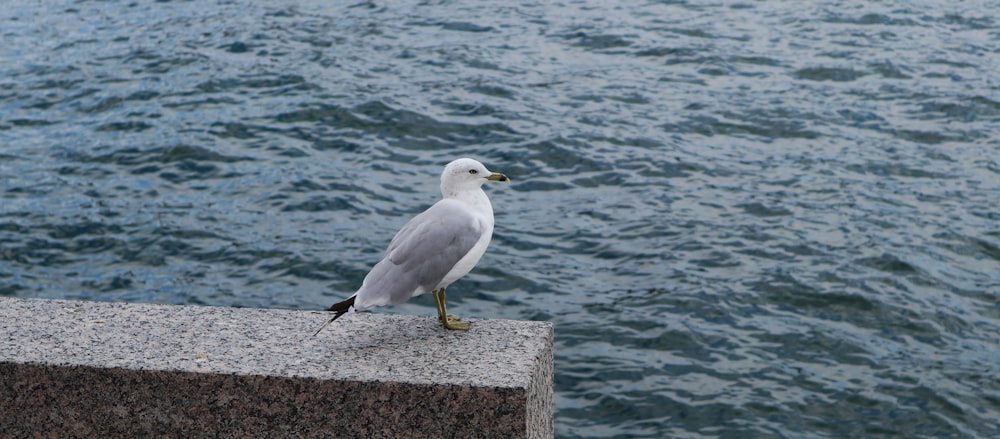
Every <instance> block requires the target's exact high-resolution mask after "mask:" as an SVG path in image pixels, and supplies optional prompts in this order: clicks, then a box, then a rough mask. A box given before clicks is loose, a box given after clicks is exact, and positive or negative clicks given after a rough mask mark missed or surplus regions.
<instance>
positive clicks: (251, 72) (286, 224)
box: [0, 0, 1000, 438]
mask: <svg viewBox="0 0 1000 439" xmlns="http://www.w3.org/2000/svg"><path fill="white" fill-rule="evenodd" d="M286 4H287V5H284V6H261V5H258V4H256V3H253V2H240V1H219V2H186V1H174V2H147V1H137V2H87V1H79V2H68V1H56V0H44V1H36V2H16V3H15V5H7V7H5V8H3V9H2V10H0V179H2V185H3V186H2V187H3V195H2V199H0V203H2V204H0V294H5V295H10V296H18V297H49V298H74V299H87V300H107V301H134V302H156V303H177V304H207V305H219V306H243V307H274V308H292V309H319V308H323V307H325V306H327V305H329V304H330V303H332V302H334V301H337V300H340V299H342V298H344V297H346V296H347V295H348V294H350V292H352V291H353V290H354V289H355V288H356V287H357V285H358V284H359V283H360V281H361V279H362V278H363V276H364V274H365V273H366V272H367V270H368V268H369V267H370V266H371V265H372V264H373V263H374V262H375V261H376V260H377V259H378V258H379V256H380V253H381V252H382V250H383V249H384V247H385V245H386V244H387V242H388V240H389V238H390V237H391V236H392V234H393V233H394V232H395V230H397V228H398V227H399V226H401V225H402V223H403V222H405V220H406V219H407V218H409V217H410V216H411V215H413V214H414V213H416V212H418V211H420V210H421V209H423V208H425V207H426V206H428V205H429V204H431V203H432V202H434V201H435V200H436V199H437V197H438V195H437V176H438V174H439V172H440V168H441V166H442V165H443V164H444V163H446V162H448V161H450V160H451V159H452V158H455V157H459V156H472V157H476V158H478V159H480V160H482V161H483V162H485V163H486V164H487V165H488V166H489V167H490V168H491V169H493V170H497V171H502V172H504V173H506V174H507V175H509V176H510V177H511V178H512V179H513V183H511V184H510V185H489V186H487V188H486V189H487V191H488V193H489V195H490V196H491V198H492V200H493V202H494V206H495V210H496V212H497V214H496V223H497V228H496V232H495V237H494V241H493V245H492V246H491V248H490V250H489V251H488V252H487V254H486V256H485V257H484V258H483V260H482V262H481V263H480V265H479V267H477V268H476V269H475V270H474V271H473V273H472V274H471V275H469V276H468V277H467V278H465V279H463V280H462V281H459V282H458V283H456V284H455V285H453V287H452V289H450V290H449V299H450V300H451V302H452V303H450V305H451V307H452V309H453V310H454V311H456V312H457V313H460V314H462V315H466V316H474V317H495V318H512V319H537V320H551V321H554V322H555V324H556V383H555V385H556V400H555V403H556V408H557V410H556V433H557V436H559V437H610V436H616V437H740V438H747V437H789V438H793V437H794V438H805V437H810V438H811V437H817V438H819V437H831V438H837V437H862V436H864V437H984V438H985V437H997V436H1000V421H998V419H1000V335H998V334H1000V305H998V301H1000V222H998V219H1000V214H998V212H997V206H998V205H1000V159H998V157H1000V141H998V140H997V139H998V138H1000V136H998V135H1000V133H998V127H1000V84H998V79H1000V76H998V74H997V72H998V71H1000V65H998V60H1000V56H998V52H1000V5H998V4H996V3H995V2H991V1H967V2H957V3H956V2H949V1H943V0H923V1H908V2H893V1H884V2H867V1H834V2H797V1H794V2H793V1H768V2H750V1H747V2H693V1H661V2H618V3H609V2H601V1H586V0H584V1H574V2H565V3H548V2H538V3H534V2H521V3H511V2H499V1H494V2H425V3H420V4H416V5H414V4H412V3H411V2H394V1H377V2H368V3H366V2H360V3H353V4H351V3H340V2H330V1H326V0H323V1H305V0H303V1H297V2H286ZM433 309H434V308H433V304H432V300H431V298H430V297H429V295H427V296H426V297H421V298H418V299H416V300H413V301H412V302H410V303H407V304H405V305H402V306H396V307H393V308H387V309H384V310H380V311H379V312H395V313H407V314H427V315H431V314H433V313H434V311H433ZM313 323H318V322H313ZM313 323H308V322H303V331H313V330H315V325H314V324H313Z"/></svg>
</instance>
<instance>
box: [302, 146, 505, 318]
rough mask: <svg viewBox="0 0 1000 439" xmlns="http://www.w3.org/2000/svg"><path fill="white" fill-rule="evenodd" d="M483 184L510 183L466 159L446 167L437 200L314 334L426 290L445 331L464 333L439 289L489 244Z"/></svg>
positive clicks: (490, 210)
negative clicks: (342, 318) (354, 313)
mask: <svg viewBox="0 0 1000 439" xmlns="http://www.w3.org/2000/svg"><path fill="white" fill-rule="evenodd" d="M487 181H510V179H509V178H507V176H506V175H504V174H501V173H499V172H490V171H489V170H488V169H486V166H484V165H483V164H482V163H480V162H478V161H476V160H473V159H470V158H460V159H457V160H455V161H452V162H451V163H448V165H446V166H445V167H444V172H442V173H441V194H442V196H443V197H442V199H441V200H440V201H438V202H437V203H434V205H432V206H431V207H430V208H428V209H427V210H425V211H423V212H422V213H420V214H419V215H417V216H415V217H413V219H411V220H410V221H409V222H407V223H406V225H404V226H403V228H402V229H400V230H399V232H397V233H396V236H394V237H393V238H392V241H391V242H390V243H389V248H388V250H386V252H385V255H384V256H383V257H382V260H381V261H379V262H378V263H377V264H375V266H374V267H372V269H371V271H369V272H368V275H367V276H365V280H364V281H363V282H361V288H359V289H358V291H357V292H355V293H354V294H353V295H351V297H348V298H347V299H346V300H344V301H341V302H337V303H335V304H333V305H331V306H330V307H329V308H327V309H326V311H332V312H334V313H335V314H334V315H333V318H331V319H330V320H329V321H328V322H326V324H324V325H323V326H322V327H320V328H319V330H317V331H316V334H319V333H320V331H322V330H323V328H326V326H327V325H329V324H330V323H333V321H334V320H337V318H339V317H340V316H342V315H344V314H345V313H347V312H349V311H365V310H368V309H371V308H374V307H376V306H382V305H386V304H389V303H403V302H405V301H407V300H409V298H411V297H413V296H419V295H421V294H424V293H426V292H428V291H430V292H432V294H434V302H435V303H436V304H437V312H438V319H439V320H440V321H441V324H442V325H443V326H444V327H445V329H451V330H461V331H464V330H468V329H469V326H470V324H469V322H465V321H462V319H460V318H459V317H457V316H455V315H452V314H448V310H447V307H446V306H445V295H444V290H445V288H447V287H448V286H449V285H451V284H452V282H455V281H456V280H458V279H459V278H461V277H462V276H465V275H466V274H468V273H469V271H471V270H472V267H475V266H476V263H477V262H479V259H480V258H482V257H483V253H486V247H488V246H489V245H490V240H491V239H492V237H493V206H492V205H491V204H490V199H489V198H488V197H487V196H486V192H483V188H482V186H483V184H484V183H486V182H487ZM316 334H313V336H315V335H316Z"/></svg>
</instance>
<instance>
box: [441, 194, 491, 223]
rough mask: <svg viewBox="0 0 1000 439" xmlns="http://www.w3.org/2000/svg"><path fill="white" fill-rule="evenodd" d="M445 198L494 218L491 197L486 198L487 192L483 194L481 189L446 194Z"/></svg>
mask: <svg viewBox="0 0 1000 439" xmlns="http://www.w3.org/2000/svg"><path fill="white" fill-rule="evenodd" d="M445 197H447V198H451V199H453V200H458V201H461V202H462V203H465V204H468V205H469V206H471V207H472V208H473V209H475V210H476V212H479V213H480V214H483V215H486V216H487V217H489V218H491V219H492V218H493V205H492V204H491V203H490V199H489V197H487V196H486V192H483V190H482V189H481V188H475V189H472V190H464V191H455V192H452V193H447V194H445Z"/></svg>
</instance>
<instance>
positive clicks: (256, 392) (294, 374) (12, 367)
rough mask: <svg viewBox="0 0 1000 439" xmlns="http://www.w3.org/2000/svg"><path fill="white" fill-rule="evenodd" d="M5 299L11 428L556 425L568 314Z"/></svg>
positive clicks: (336, 433)
mask: <svg viewBox="0 0 1000 439" xmlns="http://www.w3.org/2000/svg"><path fill="white" fill-rule="evenodd" d="M327 318H328V314H326V313H321V312H310V311H287V310H273V309H246V308H222V307H199V306H169V305H149V304H124V303H104V302H74V301H61V300H33V299H15V298H0V406H2V409H0V437H149V436H153V437H160V436H172V437H208V436H210V437H463V438H465V437H468V438H472V437H505V438H506V437H551V436H552V434H553V431H552V324H551V323H548V322H523V321H511V320H472V322H473V324H472V329H471V330H470V331H468V332H451V331H446V330H444V329H443V328H441V327H440V325H439V324H438V323H437V321H436V319H435V318H434V317H425V316H402V315H389V314H366V313H360V314H348V315H345V316H344V317H343V318H341V319H339V320H337V321H336V322H334V324H332V325H330V326H328V327H327V329H325V330H324V331H323V332H321V333H320V334H319V335H318V336H316V337H313V336H312V333H313V332H314V331H315V330H316V329H317V328H319V326H321V325H322V324H323V323H324V322H325V321H326V319H327Z"/></svg>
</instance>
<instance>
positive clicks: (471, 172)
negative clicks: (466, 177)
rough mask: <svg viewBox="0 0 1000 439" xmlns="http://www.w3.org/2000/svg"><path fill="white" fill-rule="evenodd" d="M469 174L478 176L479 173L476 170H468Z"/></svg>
mask: <svg viewBox="0 0 1000 439" xmlns="http://www.w3.org/2000/svg"><path fill="white" fill-rule="evenodd" d="M469 173H470V174H478V173H479V171H477V170H475V169H470V170H469Z"/></svg>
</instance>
